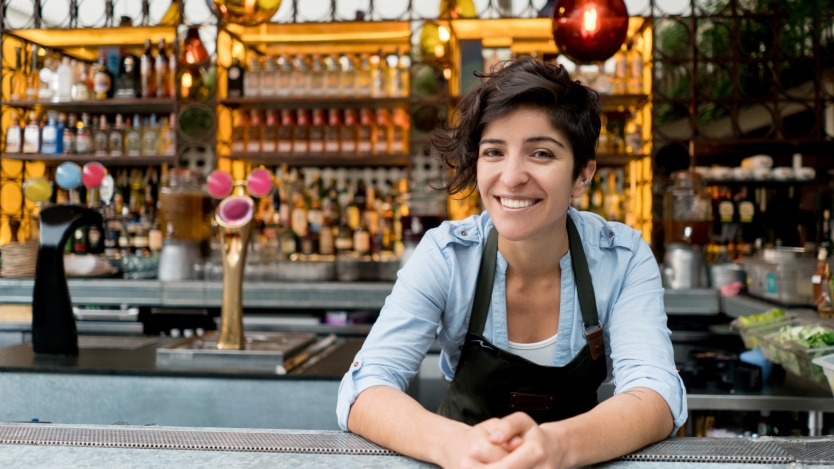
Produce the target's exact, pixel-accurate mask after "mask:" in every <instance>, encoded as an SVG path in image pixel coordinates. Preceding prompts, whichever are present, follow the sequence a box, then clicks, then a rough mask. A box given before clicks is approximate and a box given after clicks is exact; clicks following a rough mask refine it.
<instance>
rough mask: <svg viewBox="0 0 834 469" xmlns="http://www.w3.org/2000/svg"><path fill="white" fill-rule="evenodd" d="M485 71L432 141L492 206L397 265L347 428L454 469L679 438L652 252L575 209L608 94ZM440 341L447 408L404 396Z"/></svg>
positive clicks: (426, 241) (681, 397) (458, 179)
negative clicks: (611, 386) (611, 390)
mask: <svg viewBox="0 0 834 469" xmlns="http://www.w3.org/2000/svg"><path fill="white" fill-rule="evenodd" d="M486 78H487V79H486V81H485V82H484V83H482V84H481V85H480V86H478V87H477V88H475V89H474V90H473V91H472V92H470V94H469V95H467V96H466V97H465V98H464V99H462V100H461V102H460V104H459V105H458V107H457V108H456V110H455V113H456V118H455V119H452V121H453V122H455V125H454V126H452V127H445V128H441V129H440V130H439V131H437V133H436V134H435V138H434V145H435V147H436V149H437V150H438V152H439V154H440V157H441V159H442V161H443V162H444V164H445V165H446V166H447V167H448V168H450V169H451V170H452V177H451V178H450V180H449V183H448V185H447V190H448V191H449V192H450V193H454V192H458V191H460V190H463V189H466V188H468V187H472V186H475V185H477V187H478V189H479V191H480V194H481V197H482V198H483V206H484V208H485V209H486V211H485V212H484V213H483V214H481V215H477V216H473V217H470V218H468V219H466V220H462V221H457V222H446V223H443V224H442V225H441V226H440V227H439V228H436V229H433V230H430V231H428V232H427V233H426V235H425V237H424V238H423V240H422V241H421V242H420V245H419V246H418V247H417V249H416V250H415V252H414V254H413V255H412V256H411V258H410V259H409V261H408V262H407V264H406V265H405V266H404V267H403V269H402V270H401V271H400V272H399V274H398V281H397V283H396V284H395V286H394V290H393V291H392V293H391V296H389V297H388V299H387V300H386V303H385V307H384V308H383V309H382V311H381V312H380V316H379V319H378V320H377V322H376V324H374V327H373V329H372V330H371V333H370V334H369V336H368V338H367V340H366V341H365V343H364V345H363V347H362V350H361V351H360V352H359V354H358V355H357V356H356V359H355V360H354V361H353V363H352V366H351V368H350V370H349V371H348V373H347V374H346V375H345V377H344V379H343V380H342V384H341V386H340V388H339V400H338V404H337V414H338V418H339V424H340V425H341V426H342V428H344V429H350V430H351V431H353V432H355V433H358V434H360V435H362V436H364V437H366V438H368V439H370V440H372V441H374V442H377V443H379V444H382V445H383V446H387V447H389V448H391V449H394V450H395V451H398V452H400V453H403V454H406V455H409V456H413V457H415V458H418V459H424V460H428V461H431V462H434V463H437V464H440V465H441V466H443V467H453V468H454V467H479V466H481V465H488V467H502V468H515V467H518V468H532V467H536V468H545V467H547V468H562V467H574V466H580V465H582V466H584V465H589V464H593V463H596V462H600V461H604V460H607V459H611V458H614V457H617V456H621V455H623V454H626V453H628V452H630V451H634V450H636V449H639V448H641V447H643V446H646V445H647V444H649V443H652V442H655V441H658V440H660V439H663V438H665V437H667V436H669V434H670V433H671V432H673V430H675V429H677V428H678V427H680V426H681V425H682V424H683V422H684V421H685V419H686V399H685V393H684V388H683V384H682V382H681V380H680V378H679V377H678V375H677V373H676V372H675V364H674V360H673V353H672V344H671V342H670V340H669V335H670V333H669V330H668V328H667V327H666V314H665V312H664V307H663V288H662V287H661V283H660V274H659V271H658V267H657V264H656V263H655V261H654V256H653V255H652V253H651V251H650V249H649V247H648V245H647V244H646V243H645V242H644V241H643V240H642V239H641V237H640V233H639V232H637V231H634V230H632V229H631V228H628V227H627V226H625V225H622V224H620V223H613V222H606V221H605V220H603V219H602V218H601V217H599V216H597V215H594V214H591V213H587V212H577V211H575V210H573V209H572V208H570V199H571V197H579V196H581V195H582V194H583V192H584V191H585V190H587V186H588V180H590V179H591V178H592V177H593V174H594V171H595V169H596V162H595V160H594V155H595V146H596V142H597V139H598V137H599V131H600V117H599V115H600V104H599V98H598V96H597V94H596V93H595V92H594V91H592V90H591V89H589V88H587V87H585V86H582V85H581V84H579V83H578V82H573V81H571V80H570V77H569V76H568V73H567V72H566V71H565V69H564V68H563V67H562V66H560V65H554V64H545V63H542V62H539V61H536V60H533V59H530V58H525V59H519V60H517V61H515V62H511V63H508V64H506V65H505V66H504V67H503V68H500V69H498V70H495V71H494V72H493V73H492V74H490V75H488V76H486ZM435 338H437V341H438V343H439V344H440V347H441V349H442V353H441V365H440V366H441V370H442V371H443V373H444V374H445V375H446V377H447V379H449V380H450V381H451V384H450V385H449V389H448V391H447V394H446V396H445V398H444V400H443V402H442V403H441V405H440V408H439V409H438V412H437V414H433V413H430V412H428V411H426V410H424V409H423V408H422V407H421V406H420V405H419V404H418V403H416V402H415V401H414V400H413V399H411V398H410V397H408V396H407V395H406V394H405V393H404V392H403V391H404V390H405V389H406V388H407V387H408V383H409V381H411V379H412V378H413V377H414V376H415V375H416V373H417V370H418V369H419V367H420V364H421V362H422V360H423V358H424V357H425V354H426V352H427V350H428V348H429V346H430V345H431V343H432V342H433V341H434V340H435ZM612 378H613V379H614V382H615V396H614V397H612V398H611V399H608V400H607V401H605V402H603V403H601V404H599V403H598V402H597V389H598V388H599V386H600V384H601V383H602V382H603V381H605V380H606V379H612ZM612 421H613V422H618V423H619V424H618V425H610V422H612ZM600 441H605V442H606V443H605V445H604V446H600V445H599V444H598V442H600Z"/></svg>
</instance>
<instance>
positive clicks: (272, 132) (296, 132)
mask: <svg viewBox="0 0 834 469" xmlns="http://www.w3.org/2000/svg"><path fill="white" fill-rule="evenodd" d="M408 127H409V122H408V115H407V114H406V111H405V109H403V108H395V109H385V108H383V109H376V110H373V109H365V108H363V109H345V110H344V111H342V110H340V109H313V110H312V111H310V110H307V109H299V110H296V111H293V110H290V109H283V110H281V111H280V113H279V112H278V111H275V110H268V111H266V112H264V113H262V112H260V111H257V110H252V111H249V112H248V113H247V112H244V111H238V112H237V114H236V116H235V122H234V126H233V127H232V142H231V150H232V152H233V153H261V152H262V153H274V152H277V153H283V154H290V153H292V154H307V153H311V154H322V153H326V154H339V155H372V154H375V155H385V154H400V153H405V152H407V151H408V133H409V132H408Z"/></svg>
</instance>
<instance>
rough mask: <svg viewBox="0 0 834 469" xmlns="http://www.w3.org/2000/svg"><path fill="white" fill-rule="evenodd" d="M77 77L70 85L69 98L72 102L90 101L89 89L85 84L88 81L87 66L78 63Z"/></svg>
mask: <svg viewBox="0 0 834 469" xmlns="http://www.w3.org/2000/svg"><path fill="white" fill-rule="evenodd" d="M77 70H78V76H77V78H76V80H75V83H73V84H72V89H71V90H70V97H71V98H72V100H73V101H87V100H88V99H90V88H89V86H88V85H87V83H88V82H89V81H90V76H89V71H88V69H87V65H86V64H83V63H79V64H78V67H77Z"/></svg>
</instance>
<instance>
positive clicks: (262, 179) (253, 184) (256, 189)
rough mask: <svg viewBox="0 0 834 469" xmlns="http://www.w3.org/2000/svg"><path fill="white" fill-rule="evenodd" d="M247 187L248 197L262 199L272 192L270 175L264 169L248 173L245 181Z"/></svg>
mask: <svg viewBox="0 0 834 469" xmlns="http://www.w3.org/2000/svg"><path fill="white" fill-rule="evenodd" d="M246 182H247V185H248V186H249V195H251V196H252V197H257V198H262V197H266V196H268V195H269V194H270V193H271V192H272V173H270V172H269V171H267V170H265V169H256V170H255V171H252V172H251V173H249V178H247V180H246Z"/></svg>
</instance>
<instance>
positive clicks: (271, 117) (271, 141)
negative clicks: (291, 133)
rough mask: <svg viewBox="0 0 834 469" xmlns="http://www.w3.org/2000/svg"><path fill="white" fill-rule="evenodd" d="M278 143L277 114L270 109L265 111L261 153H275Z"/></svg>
mask: <svg viewBox="0 0 834 469" xmlns="http://www.w3.org/2000/svg"><path fill="white" fill-rule="evenodd" d="M277 143H278V112H277V111H275V110H272V109H269V110H267V111H266V122H265V123H264V128H263V134H262V140H261V152H263V153H275V151H276V150H277V148H278V147H277Z"/></svg>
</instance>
